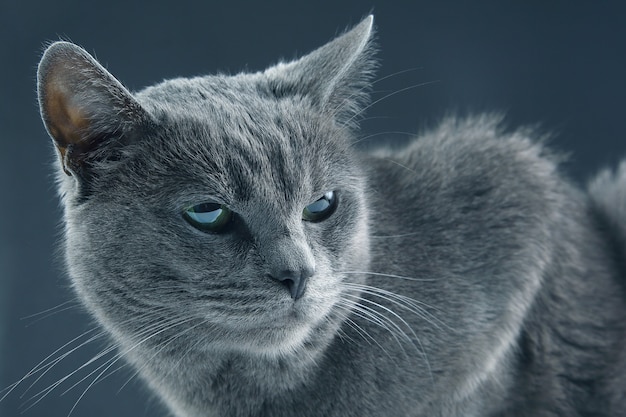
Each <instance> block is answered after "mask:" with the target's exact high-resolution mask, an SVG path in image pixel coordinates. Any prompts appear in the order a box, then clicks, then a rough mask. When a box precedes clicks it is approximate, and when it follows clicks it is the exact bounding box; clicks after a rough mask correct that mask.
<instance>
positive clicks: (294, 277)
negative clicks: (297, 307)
mask: <svg viewBox="0 0 626 417" xmlns="http://www.w3.org/2000/svg"><path fill="white" fill-rule="evenodd" d="M314 273H315V270H314V269H313V268H311V267H304V268H302V269H301V270H297V271H293V270H289V269H284V270H281V271H276V272H275V273H273V274H272V278H274V279H275V280H277V281H280V282H281V283H282V284H283V285H284V286H285V287H287V289H288V290H289V293H290V294H291V298H293V299H294V301H295V300H297V299H299V298H300V297H302V295H303V294H304V289H305V287H306V282H307V280H308V279H309V277H311V276H312V275H313V274H314Z"/></svg>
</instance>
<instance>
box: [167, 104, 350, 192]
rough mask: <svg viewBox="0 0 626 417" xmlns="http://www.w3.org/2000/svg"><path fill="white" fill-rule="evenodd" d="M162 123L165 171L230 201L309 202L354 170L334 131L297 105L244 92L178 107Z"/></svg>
mask: <svg viewBox="0 0 626 417" xmlns="http://www.w3.org/2000/svg"><path fill="white" fill-rule="evenodd" d="M161 121H162V125H163V128H162V129H161V132H160V134H159V137H160V140H161V141H162V146H161V147H162V149H163V150H164V152H160V157H161V158H160V160H161V163H165V164H169V165H170V166H169V167H167V168H165V171H170V172H177V173H178V175H179V181H186V185H189V186H191V187H193V188H194V190H193V192H194V193H199V194H202V195H206V196H207V197H213V198H218V199H220V200H223V201H224V203H226V204H234V203H235V202H241V201H247V200H251V199H254V200H257V199H263V200H268V201H281V202H284V201H290V200H302V201H307V200H309V199H311V198H312V196H313V195H314V194H315V193H323V192H325V191H327V190H328V189H329V188H333V187H335V185H334V182H336V181H338V180H339V178H340V175H338V174H339V173H338V172H337V171H338V169H339V167H340V166H342V165H349V164H346V161H343V162H342V160H344V159H345V158H346V156H347V155H346V147H345V146H344V144H345V141H344V140H343V138H341V137H337V136H338V131H337V129H336V128H334V127H333V125H332V124H330V123H328V122H327V121H325V120H324V119H323V118H322V117H320V115H318V114H316V113H315V112H314V111H312V110H311V108H310V107H309V106H308V105H307V103H304V102H302V101H299V100H291V99H282V100H268V99H263V98H260V97H255V96H253V95H250V94H240V95H238V96H237V99H236V100H227V99H225V98H224V97H220V98H219V99H213V100H203V101H199V102H193V103H179V104H178V105H177V106H170V107H169V108H168V109H165V110H164V111H163V113H162V115H161ZM199 197H200V196H198V198H199Z"/></svg>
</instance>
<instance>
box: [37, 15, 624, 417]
mask: <svg viewBox="0 0 626 417" xmlns="http://www.w3.org/2000/svg"><path fill="white" fill-rule="evenodd" d="M372 54H373V48H372V18H371V17H369V18H367V19H365V20H364V21H363V22H362V23H360V24H359V25H358V26H356V27H355V28H354V29H352V30H351V31H349V32H347V33H346V34H344V35H342V36H340V37H339V38H337V39H336V40H334V41H332V42H330V43H329V44H327V45H325V46H323V47H322V48H320V49H318V50H316V51H314V52H313V53H311V54H309V55H307V56H305V57H303V58H301V59H299V60H297V61H294V62H290V63H280V64H278V65H276V66H274V67H271V68H269V69H268V70H266V71H265V72H261V73H252V74H249V73H242V74H237V75H234V76H226V75H215V76H206V77H199V78H192V79H189V78H180V79H173V80H168V81H165V82H163V83H161V84H158V85H155V86H153V87H149V88H146V89H145V90H143V91H140V92H138V93H136V94H131V93H130V92H128V91H126V89H125V88H124V87H123V86H122V85H121V84H120V83H119V82H117V81H116V80H115V79H114V78H113V77H112V76H111V75H110V74H108V72H106V70H104V68H102V67H101V66H100V65H99V64H98V63H97V62H96V61H95V60H93V58H91V57H90V56H89V55H88V54H87V53H86V52H84V51H83V50H82V49H81V48H79V47H77V46H75V45H72V44H68V43H63V42H59V43H55V44H53V45H51V46H50V47H49V49H48V50H47V51H46V53H45V55H44V57H43V58H42V62H41V64H40V70H39V91H40V102H41V103H42V109H41V110H42V117H43V119H44V121H45V123H46V126H47V128H48V130H49V132H50V134H51V136H52V137H53V139H54V143H55V145H56V147H57V149H58V150H59V154H60V155H61V156H62V158H63V160H62V161H61V162H62V164H60V165H59V167H60V168H59V174H58V178H59V181H58V182H59V189H60V192H61V195H62V198H63V202H64V207H65V236H66V239H65V248H66V258H67V266H68V270H69V274H70V277H71V279H72V283H73V286H74V288H75V290H76V292H77V294H78V297H79V298H80V299H81V300H82V301H83V302H84V304H85V305H86V306H87V308H88V309H89V311H91V312H92V313H93V314H94V316H95V317H96V318H97V320H98V321H99V322H100V323H101V324H102V326H104V327H105V328H106V329H107V330H108V331H109V332H110V334H111V336H112V338H113V339H114V340H115V342H116V343H118V344H119V350H120V352H123V354H124V357H125V358H126V360H128V361H129V362H130V363H131V364H133V365H134V366H135V367H136V368H137V370H138V371H139V373H140V375H141V376H142V377H143V378H144V380H145V381H146V382H147V383H148V385H149V386H151V387H152V389H153V390H154V391H155V392H156V393H157V394H158V395H159V397H160V398H162V400H163V401H164V403H165V404H166V405H167V406H168V407H169V409H170V410H171V412H172V413H173V414H174V415H176V416H179V417H200V416H223V417H228V416H233V417H234V416H238V417H239V416H240V417H244V416H271V417H282V416H311V417H313V416H317V417H319V416H360V417H361V416H362V417H366V416H415V417H417V416H430V417H433V416H442V417H444V416H445V417H453V416H504V415H506V416H583V415H585V416H586V415H598V416H619V415H626V359H625V358H626V354H625V353H624V337H625V335H626V331H625V327H626V307H625V299H626V296H625V291H624V236H626V234H625V233H626V230H624V224H626V223H625V220H626V174H625V172H626V169H625V168H624V167H623V166H622V168H621V169H620V170H619V171H618V173H617V174H611V173H608V172H607V173H603V174H601V176H599V177H598V178H597V179H596V180H595V181H594V182H593V183H592V185H591V186H590V191H589V192H588V193H587V192H585V191H582V190H579V189H576V188H575V187H574V186H572V185H571V184H570V183H569V182H568V181H567V180H565V179H564V178H563V176H562V175H561V174H560V173H559V168H558V161H559V158H558V156H556V155H554V154H552V153H551V152H549V151H548V150H546V148H545V147H544V146H543V144H542V142H543V138H542V137H541V135H539V134H537V133H536V132H535V131H533V130H530V129H520V130H517V131H506V130H504V129H503V128H502V127H501V121H500V119H499V118H498V117H497V116H489V115H484V116H478V117H472V118H466V119H457V118H447V119H445V120H444V121H443V122H442V123H441V125H440V126H439V127H438V128H436V129H434V130H432V131H430V132H427V133H424V134H423V135H421V136H420V137H419V138H416V139H415V140H413V141H412V142H411V143H409V144H408V145H407V146H406V147H404V148H402V149H397V150H390V149H384V148H382V149H378V150H376V151H371V152H363V151H360V150H359V149H357V148H355V147H354V146H353V142H355V135H356V128H357V124H356V121H358V118H359V116H360V115H361V112H362V109H364V107H365V106H366V103H367V91H368V88H369V80H370V77H371V75H372V70H373V69H374V68H375V61H374V60H373V57H372ZM47 98H50V101H46V100H47ZM49 103H53V104H49ZM54 103H65V104H63V105H62V106H69V107H71V109H70V110H71V114H72V115H74V116H76V117H78V120H79V121H80V123H77V124H76V125H74V124H72V123H73V122H72V121H73V120H75V118H74V119H72V118H71V117H67V118H65V116H63V115H64V114H66V113H67V112H66V113H64V112H63V111H65V108H64V107H63V108H62V109H61V110H63V111H59V109H58V108H54V105H55V104H54ZM67 103H69V104H67ZM67 114H70V113H67ZM59 115H61V116H59ZM68 120H69V122H68ZM68 123H69V125H68ZM77 132H78V133H77ZM77 137H78V138H79V140H75V138H77ZM61 168H64V170H63V169H61ZM330 190H337V192H338V194H339V205H338V207H337V210H336V212H335V213H334V214H333V215H332V216H330V217H329V218H328V219H326V220H325V221H322V222H319V223H311V222H305V221H303V220H302V217H301V216H302V214H301V213H302V209H303V208H304V207H305V206H306V205H307V204H309V203H311V202H313V201H315V200H316V199H317V198H319V197H320V196H321V195H323V194H324V193H325V192H327V191H330ZM207 200H212V201H218V202H220V203H223V204H226V205H227V206H228V207H229V208H231V209H232V211H233V212H235V213H237V220H236V224H235V226H233V227H234V229H233V230H232V231H230V232H229V233H224V234H211V233H203V232H200V231H199V230H196V229H194V228H193V227H192V226H190V225H189V224H187V223H186V222H185V220H184V219H183V217H182V215H181V213H182V210H183V209H184V208H186V207H188V206H190V205H194V204H198V203H202V202H204V201H207ZM304 267H314V269H315V274H314V275H313V276H312V277H311V278H310V279H309V280H308V284H307V287H306V290H305V293H304V296H303V297H302V298H301V299H298V300H296V301H294V300H293V299H292V298H291V297H290V295H289V292H288V291H287V290H286V288H285V286H284V285H282V284H281V283H280V282H278V281H276V280H274V279H272V278H271V277H270V276H269V275H271V271H272V270H275V269H281V268H282V269H286V270H300V269H301V268H304Z"/></svg>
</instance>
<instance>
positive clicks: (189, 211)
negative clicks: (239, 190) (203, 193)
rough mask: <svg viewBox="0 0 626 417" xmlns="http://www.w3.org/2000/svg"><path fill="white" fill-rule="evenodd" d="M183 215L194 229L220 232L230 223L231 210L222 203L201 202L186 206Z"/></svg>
mask: <svg viewBox="0 0 626 417" xmlns="http://www.w3.org/2000/svg"><path fill="white" fill-rule="evenodd" d="M183 217H184V218H185V220H187V222H189V224H191V225H192V226H193V227H195V228H196V229H199V230H201V231H203V232H213V233H220V232H223V231H225V230H226V227H227V226H228V225H229V224H230V221H231V220H232V217H233V212H232V211H231V210H230V209H229V208H228V207H226V206H224V205H223V204H218V203H202V204H196V205H195V206H191V207H188V208H186V209H185V210H184V211H183Z"/></svg>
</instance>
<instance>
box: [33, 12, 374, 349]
mask: <svg viewBox="0 0 626 417" xmlns="http://www.w3.org/2000/svg"><path fill="white" fill-rule="evenodd" d="M371 37H372V18H371V17H370V18H367V19H365V20H364V21H363V22H362V23H360V24H359V25H358V26H356V27H355V28H354V29H352V30H351V31H349V32H347V33H345V34H344V35H342V36H340V37H338V38H336V39H335V40H334V41H332V42H330V43H328V44H327V45H325V46H323V47H322V48H320V49H317V50H316V51H314V52H312V53H310V54H309V55H307V56H305V57H303V58H301V59H299V60H296V61H293V62H289V63H280V64H278V65H276V66H273V67H271V68H269V69H267V70H266V71H264V72H259V73H242V74H238V75H234V76H222V75H219V76H207V77H198V78H181V79H173V80H169V81H165V82H163V83H161V84H158V85H155V86H152V87H149V88H147V89H145V90H143V91H141V92H139V93H136V94H131V93H130V92H129V91H128V90H127V89H126V88H124V86H123V85H122V84H121V83H120V82H118V81H117V80H116V79H115V78H114V77H113V76H112V75H111V74H109V72H107V70H105V69H104V68H103V67H102V66H101V65H100V64H98V62H96V61H95V60H94V59H93V58H92V57H91V56H90V55H89V54H88V53H87V52H85V51H84V50H83V49H81V48H80V47H78V46H76V45H73V44H70V43H66V42H57V43H54V44H52V45H51V46H50V47H49V48H48V49H47V50H46V52H45V54H44V56H43V58H42V61H41V64H40V66H39V73H38V92H39V101H40V107H41V114H42V118H43V120H44V122H45V125H46V128H47V130H48V132H49V134H50V136H51V137H52V139H53V143H54V145H55V148H56V150H57V154H58V156H59V187H60V191H61V194H62V198H63V201H64V206H65V222H66V257H67V264H68V268H69V272H70V275H71V277H72V282H73V284H74V286H75V288H76V290H77V291H78V293H79V295H80V296H81V298H82V299H83V300H84V301H85V302H86V304H87V305H88V306H89V307H90V309H91V310H92V311H93V312H94V313H95V314H96V316H97V317H98V318H99V319H100V320H101V322H103V323H104V324H105V325H106V326H107V327H108V328H109V330H111V331H112V332H113V333H115V334H116V335H117V336H118V339H120V340H122V342H125V341H128V342H129V343H137V342H140V341H142V342H141V343H142V344H143V345H146V346H149V345H151V344H152V341H153V340H154V341H156V340H159V339H167V340H168V341H169V344H170V345H171V346H172V347H176V346H178V345H180V344H187V346H191V345H190V344H191V343H195V344H196V346H202V345H203V344H208V345H211V346H212V347H218V348H219V347H221V348H224V349H232V348H238V349H243V350H246V351H257V352H264V353H270V352H283V353H287V352H290V351H293V350H294V349H296V348H298V347H301V346H303V345H305V344H306V343H307V341H309V342H315V340H310V339H311V337H312V336H311V335H312V334H313V333H315V334H316V335H318V336H317V337H321V338H322V339H323V338H325V337H329V336H330V335H331V334H333V330H334V327H335V326H337V325H338V323H339V318H340V316H341V315H342V314H345V313H346V312H345V311H344V310H342V309H340V308H337V307H336V304H337V302H338V301H339V299H340V298H341V297H340V289H339V288H340V286H339V285H338V284H340V282H341V281H342V280H343V279H344V278H345V277H344V275H343V274H342V272H341V271H346V270H364V269H365V267H366V265H367V263H368V233H367V221H368V207H367V198H366V193H365V190H366V184H365V181H364V177H363V175H362V172H361V170H362V168H361V167H360V166H359V162H358V161H357V160H356V159H355V154H354V153H353V150H352V147H351V141H353V136H352V135H353V128H354V127H355V121H356V120H357V119H358V118H359V115H360V112H361V111H362V109H363V107H364V105H365V102H366V99H367V91H368V86H369V85H368V82H369V77H370V75H371V72H372V69H373V67H374V61H373V59H372V56H371V55H372V47H371ZM355 279H358V278H355V277H351V280H352V281H354V280H355ZM314 329H315V330H316V331H315V332H314V331H313V330H314ZM148 336H149V337H148ZM174 337H175V338H174ZM148 339H150V340H148ZM155 344H156V343H155ZM313 344H314V343H313ZM161 346H162V347H163V344H162V343H161Z"/></svg>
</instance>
